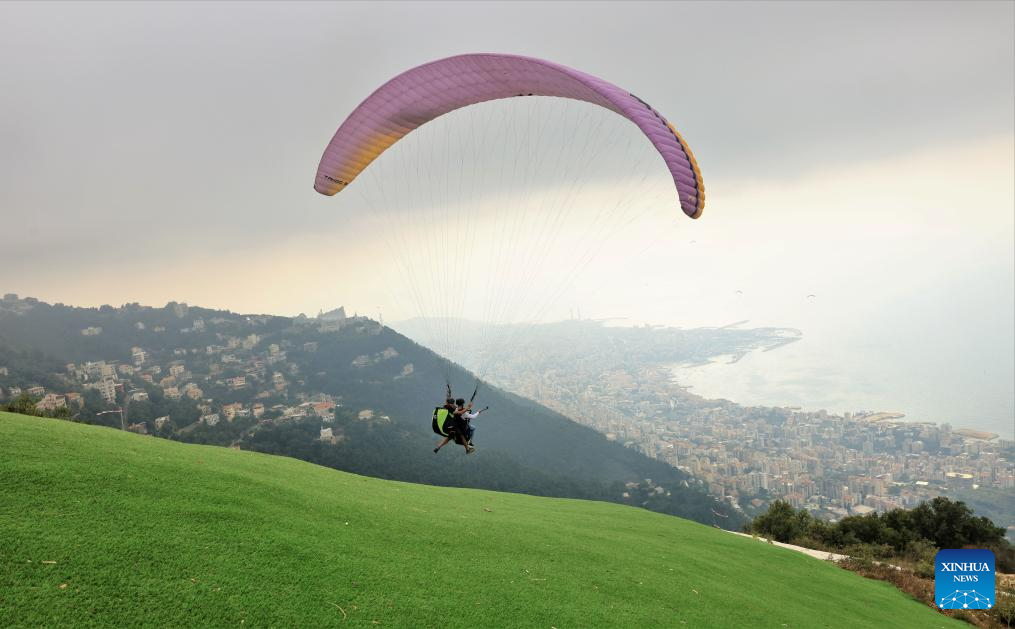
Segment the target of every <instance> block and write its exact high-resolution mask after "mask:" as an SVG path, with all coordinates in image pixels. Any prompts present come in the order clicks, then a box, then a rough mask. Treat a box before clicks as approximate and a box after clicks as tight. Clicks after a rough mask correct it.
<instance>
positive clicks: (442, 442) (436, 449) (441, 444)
mask: <svg viewBox="0 0 1015 629" xmlns="http://www.w3.org/2000/svg"><path fill="white" fill-rule="evenodd" d="M449 441H451V437H444V441H441V442H440V443H438V444H437V447H436V448H434V449H433V451H434V454H437V451H438V450H440V449H441V448H443V447H444V446H446V445H448V442H449Z"/></svg>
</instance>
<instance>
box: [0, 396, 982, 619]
mask: <svg viewBox="0 0 1015 629" xmlns="http://www.w3.org/2000/svg"><path fill="white" fill-rule="evenodd" d="M0 444H2V448H3V455H4V456H2V457H0V492H2V500H0V624H3V625H5V626H40V625H50V626H55V625H64V626H71V625H74V626H82V625H112V624H116V625H121V626H124V625H130V626H141V625H147V626H223V625H233V626H236V625H243V626H266V625H285V626H323V625H340V626H341V625H348V626H366V627H372V626H381V627H425V626H443V627H547V628H549V627H558V628H560V629H564V628H569V627H606V626H627V627H646V626H665V627H683V626H688V627H702V626H707V627H758V626H769V627H775V628H779V627H850V628H855V627H884V626H892V627H952V626H954V627H962V626H965V625H963V624H961V623H959V622H957V621H952V620H950V619H949V618H947V617H944V616H942V615H940V614H937V613H936V612H934V611H933V610H931V609H929V608H927V607H924V606H922V605H921V604H919V603H917V602H915V601H913V600H910V599H908V598H906V597H905V596H904V595H902V594H900V593H899V592H897V591H895V590H894V589H893V588H891V587H890V586H888V585H886V584H884V583H879V582H873V581H867V580H864V579H862V578H860V577H858V576H856V575H854V574H851V573H848V572H846V571H843V570H840V569H838V568H836V567H835V566H833V565H831V564H828V563H825V562H821V561H817V560H814V559H811V558H809V557H805V556H803V555H800V554H798V553H794V552H791V551H785V550H781V549H778V548H774V547H770V546H767V545H764V544H760V543H758V542H755V541H752V540H749V539H743V538H740V537H737V536H734V535H730V534H728V533H724V532H722V531H719V530H716V529H713V528H709V527H706V526H701V525H698V524H694V523H692V522H688V521H685V520H681V519H678V518H673V517H669V516H664V515H660V514H656V513H650V512H647V511H645V510H641V509H632V508H630V507H625V506H622V505H615V504H606V503H600V502H586V501H577V500H565V499H550V498H536V497H531V496H523V495H517V494H504V493H494V492H488V491H477V490H464V489H450V488H442V487H428V486H422V485H411V484H406V483H400V482H392V481H383V480H377V479H371V478H365V477H361V476H355V475H351V474H347V473H342V472H338V471H335V470H331V469H327V468H323V467H318V466H314V465H310V464H307V463H305V462H301V461H297V460H294V459H290V458H281V457H273V456H268V455H264V454H259V453H253V452H244V451H237V450H229V449H225V448H216V447H207V446H198V445H189V444H180V443H174V442H172V441H168V440H162V439H153V438H147V437H141V436H137V435H132V434H129V433H124V432H120V431H115V430H109V429H107V428H102V427H95V426H86V425H81V424H74V423H70V422H66V421H59V420H48V419H38V418H29V417H24V416H18V415H11V414H6V413H4V414H0Z"/></svg>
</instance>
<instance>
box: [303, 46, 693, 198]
mask: <svg viewBox="0 0 1015 629" xmlns="http://www.w3.org/2000/svg"><path fill="white" fill-rule="evenodd" d="M518 96H556V97H560V98H570V99H575V100H580V101H585V102H588V103H592V104H595V105H599V106H601V107H604V108H606V109H609V110H611V111H614V112H616V113H618V114H620V115H621V116H623V117H625V118H627V119H628V120H630V121H631V122H633V123H634V124H635V125H637V126H638V128H639V129H641V131H642V132H643V133H644V134H645V136H646V137H648V139H649V140H650V141H651V142H652V145H653V146H654V147H655V149H656V150H657V151H658V152H659V155H660V156H662V158H663V161H664V162H665V163H666V166H667V168H668V169H669V171H670V174H671V175H672V177H673V183H674V185H675V186H676V189H677V196H678V199H679V202H680V207H681V209H682V210H683V212H684V213H685V214H687V215H688V216H690V217H691V218H698V217H699V216H701V212H702V209H703V208H704V207H705V188H704V185H703V183H702V179H701V172H700V171H699V169H698V164H697V162H696V161H695V159H694V155H692V153H691V150H690V148H688V146H687V143H686V142H684V140H683V138H682V137H681V136H680V134H679V133H677V130H676V129H675V128H674V127H673V125H671V124H670V123H669V122H668V121H667V120H666V118H664V117H663V116H662V115H661V114H659V112H657V111H656V110H655V109H653V108H652V107H651V106H649V104H648V103H646V102H645V101H643V100H641V99H640V98H638V97H637V96H635V95H634V94H631V93H630V92H627V91H626V90H623V89H621V88H619V87H617V86H616V85H613V84H611V83H608V82H606V81H604V80H602V79H599V78H597V77H594V76H592V75H589V74H585V73H584V72H579V71H578V70H574V69H572V68H568V67H566V66H563V65H560V64H557V63H553V62H551V61H544V60H542V59H535V58H532V57H523V56H519V55H504V54H486V53H479V54H466V55H459V56H455V57H448V58H446V59H440V60H438V61H432V62H430V63H426V64H424V65H421V66H418V67H416V68H413V69H411V70H408V71H406V72H403V73H402V74H400V75H398V76H396V77H395V78H393V79H391V80H390V81H388V82H387V83H385V84H384V85H382V86H381V87H380V88H378V89H377V90H376V91H375V92H374V93H373V94H371V95H370V96H368V97H367V99H366V100H364V101H363V102H362V103H361V104H360V105H359V106H358V107H357V108H356V109H355V111H353V112H352V114H351V115H350V116H349V117H348V118H347V119H346V120H345V122H343V123H342V125H341V127H339V129H338V131H337V132H336V133H335V136H334V137H333V138H332V140H331V142H330V143H329V144H328V147H327V148H326V149H325V151H324V155H323V157H322V158H321V163H320V166H319V167H318V170H317V178H316V180H315V182H314V189H315V190H317V191H318V192H320V193H321V194H325V195H329V196H330V195H333V194H335V193H337V192H339V191H341V190H342V189H343V188H345V187H346V186H348V185H349V184H350V183H351V182H352V181H353V180H354V179H355V178H356V177H357V176H358V175H359V174H360V173H361V172H362V171H363V170H364V169H365V168H366V167H367V166H369V165H370V163H371V162H372V161H373V160H374V159H376V158H377V157H378V156H379V155H380V154H381V153H383V152H384V151H385V150H386V149H387V148H388V147H390V146H391V145H393V144H394V143H395V142H398V141H399V140H400V139H402V138H403V137H404V136H405V135H407V134H408V133H410V132H411V131H413V130H414V129H416V128H418V127H420V126H421V125H423V124H425V123H427V122H429V121H431V120H433V119H434V118H437V117H439V116H442V115H444V114H446V113H448V112H451V111H454V110H456V109H459V108H462V107H466V106H468V105H473V104H476V103H481V102H485V101H490V100H497V99H502V98H511V97H518Z"/></svg>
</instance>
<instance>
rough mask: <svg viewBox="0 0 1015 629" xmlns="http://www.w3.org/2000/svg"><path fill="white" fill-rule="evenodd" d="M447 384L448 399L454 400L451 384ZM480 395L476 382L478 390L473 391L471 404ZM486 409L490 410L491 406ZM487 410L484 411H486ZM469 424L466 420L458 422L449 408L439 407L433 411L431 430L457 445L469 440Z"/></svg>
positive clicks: (477, 384)
mask: <svg viewBox="0 0 1015 629" xmlns="http://www.w3.org/2000/svg"><path fill="white" fill-rule="evenodd" d="M446 384H447V391H448V399H449V400H450V399H453V398H452V395H451V383H446ZM477 393H479V382H476V388H475V389H474V390H473V391H472V397H471V398H469V404H471V403H472V402H473V401H474V400H475V399H476V394H477ZM486 408H490V407H489V406H488V407H486ZM486 408H484V409H483V410H484V411H485V410H486ZM468 424H469V422H468V421H467V420H465V419H461V420H458V421H456V420H455V417H454V412H453V411H450V410H448V408H447V406H438V407H436V408H434V409H433V421H432V423H431V428H433V431H434V432H435V433H437V434H438V435H440V436H442V437H451V439H453V440H454V441H455V442H456V443H461V442H463V441H464V440H466V439H467V438H468Z"/></svg>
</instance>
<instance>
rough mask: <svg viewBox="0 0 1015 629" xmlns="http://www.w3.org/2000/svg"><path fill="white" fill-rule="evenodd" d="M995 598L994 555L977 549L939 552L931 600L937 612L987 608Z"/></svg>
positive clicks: (935, 565)
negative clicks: (937, 609) (932, 599)
mask: <svg viewBox="0 0 1015 629" xmlns="http://www.w3.org/2000/svg"><path fill="white" fill-rule="evenodd" d="M994 595H995V592H994V553H992V552H991V551H989V550H983V549H980V548H970V549H963V550H941V551H938V553H937V556H935V557H934V599H935V602H936V603H937V606H938V607H939V608H940V609H990V608H991V607H993V606H994V602H995V600H994Z"/></svg>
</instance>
